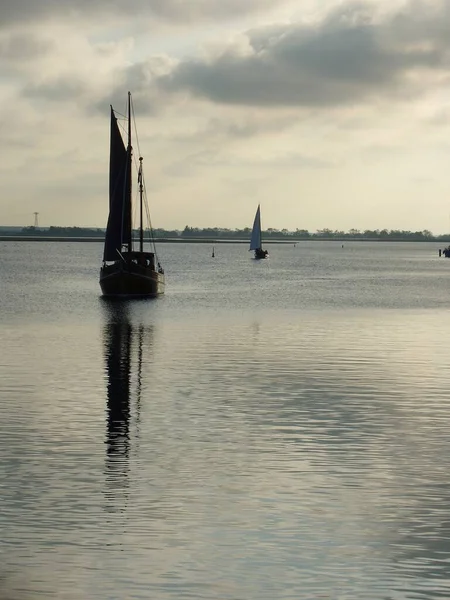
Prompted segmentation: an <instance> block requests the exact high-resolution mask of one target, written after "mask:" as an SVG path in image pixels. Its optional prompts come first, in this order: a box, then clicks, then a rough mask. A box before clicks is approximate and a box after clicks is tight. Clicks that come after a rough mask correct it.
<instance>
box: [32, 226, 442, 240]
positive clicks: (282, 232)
mask: <svg viewBox="0 0 450 600" xmlns="http://www.w3.org/2000/svg"><path fill="white" fill-rule="evenodd" d="M20 233H21V234H23V235H29V236H31V235H32V236H60V237H103V236H104V235H105V230H104V229H100V228H90V227H55V226H52V227H49V228H46V229H44V228H36V227H33V226H31V227H24V228H23V229H22V230H21V232H20ZM133 233H134V235H136V236H137V235H138V230H134V232H133ZM250 233H251V230H250V228H249V227H245V228H244V229H225V228H220V227H203V228H201V227H190V226H188V225H186V227H185V228H184V229H183V230H182V231H180V230H178V229H162V228H156V229H153V235H154V237H156V238H164V239H180V238H181V239H183V238H185V239H191V240H192V239H205V238H207V239H216V240H220V239H223V240H233V239H235V240H245V239H249V238H250ZM262 235H263V238H264V239H265V240H271V239H272V240H286V241H288V240H292V241H295V240H336V241H343V240H361V241H363V240H377V241H411V242H434V241H450V234H442V235H433V233H432V232H431V231H429V230H428V229H424V230H422V231H406V230H403V229H365V230H360V229H350V230H349V231H341V230H337V229H335V230H333V229H318V230H317V231H315V232H310V231H308V230H307V229H296V230H295V231H290V230H288V229H273V228H271V227H270V228H269V229H266V230H265V231H263V232H262Z"/></svg>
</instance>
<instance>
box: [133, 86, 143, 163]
mask: <svg viewBox="0 0 450 600" xmlns="http://www.w3.org/2000/svg"><path fill="white" fill-rule="evenodd" d="M131 114H132V115H133V125H134V135H135V137H136V146H137V149H138V152H139V156H142V154H141V146H140V144H139V135H138V130H137V127H136V116H135V114H134V103H133V96H131Z"/></svg>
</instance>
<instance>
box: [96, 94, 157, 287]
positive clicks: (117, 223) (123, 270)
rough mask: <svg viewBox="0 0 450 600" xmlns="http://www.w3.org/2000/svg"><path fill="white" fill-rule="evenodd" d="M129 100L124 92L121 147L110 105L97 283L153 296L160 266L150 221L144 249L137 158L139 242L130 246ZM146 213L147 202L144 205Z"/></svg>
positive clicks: (141, 183)
mask: <svg viewBox="0 0 450 600" xmlns="http://www.w3.org/2000/svg"><path fill="white" fill-rule="evenodd" d="M131 118H132V101H131V94H130V92H128V119H127V120H128V140H127V147H125V144H124V141H123V139H122V135H121V133H120V129H119V125H118V122H117V117H116V114H115V112H114V109H113V107H112V106H111V138H110V161H109V217H108V225H107V228H106V236H105V247H104V252H103V264H102V267H101V269H100V287H101V289H102V293H103V295H104V296H118V297H120V296H121V297H123V296H128V297H133V296H134V297H142V296H157V295H158V294H163V293H164V286H165V279H164V270H163V268H162V267H161V265H160V263H159V262H158V258H157V254H156V249H155V244H154V240H153V235H152V231H151V225H150V223H149V233H150V237H149V240H148V241H149V244H150V251H144V223H143V221H144V219H143V211H144V201H145V198H144V192H145V185H144V175H143V167H142V161H143V159H142V157H140V158H139V169H138V178H137V182H138V188H139V217H140V223H139V246H138V249H135V248H134V247H133V230H132V217H131V215H132V181H131V171H132V162H133V147H132V145H131ZM146 209H147V215H148V214H149V213H148V206H147V205H146Z"/></svg>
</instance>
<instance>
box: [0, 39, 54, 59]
mask: <svg viewBox="0 0 450 600" xmlns="http://www.w3.org/2000/svg"><path fill="white" fill-rule="evenodd" d="M52 47H53V44H52V43H51V42H50V41H48V40H43V39H39V38H37V37H35V36H33V35H32V34H30V33H28V34H13V35H9V36H5V37H2V38H1V39H0V61H2V62H7V63H8V62H15V61H19V62H21V61H27V60H29V59H30V58H34V57H36V56H41V55H43V54H47V53H48V52H50V51H51V49H52Z"/></svg>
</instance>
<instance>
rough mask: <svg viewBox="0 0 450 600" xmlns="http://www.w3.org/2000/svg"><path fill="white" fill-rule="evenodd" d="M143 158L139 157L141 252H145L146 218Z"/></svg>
mask: <svg viewBox="0 0 450 600" xmlns="http://www.w3.org/2000/svg"><path fill="white" fill-rule="evenodd" d="M143 160H144V159H143V158H142V156H140V157H139V176H138V182H139V216H140V227H139V252H144V218H143V214H142V194H143V192H144V186H143V184H142V161H143Z"/></svg>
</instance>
